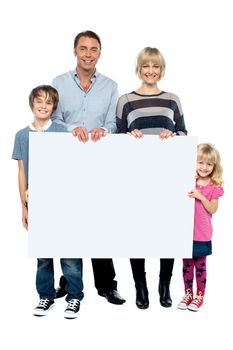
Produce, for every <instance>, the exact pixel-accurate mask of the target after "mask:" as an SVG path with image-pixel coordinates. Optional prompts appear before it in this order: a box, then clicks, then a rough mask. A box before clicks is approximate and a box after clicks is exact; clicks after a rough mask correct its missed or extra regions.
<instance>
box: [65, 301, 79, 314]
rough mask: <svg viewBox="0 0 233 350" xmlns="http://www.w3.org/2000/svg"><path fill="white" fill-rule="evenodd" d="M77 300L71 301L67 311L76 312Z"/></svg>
mask: <svg viewBox="0 0 233 350" xmlns="http://www.w3.org/2000/svg"><path fill="white" fill-rule="evenodd" d="M79 304H80V303H79V300H77V299H71V300H70V301H69V303H68V306H67V309H69V310H72V311H76V310H77V309H78V307H79Z"/></svg>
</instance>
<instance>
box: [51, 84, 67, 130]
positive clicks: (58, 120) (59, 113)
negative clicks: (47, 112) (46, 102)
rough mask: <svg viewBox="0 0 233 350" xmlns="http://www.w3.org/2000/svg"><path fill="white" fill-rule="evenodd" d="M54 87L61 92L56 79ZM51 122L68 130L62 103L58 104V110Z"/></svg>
mask: <svg viewBox="0 0 233 350" xmlns="http://www.w3.org/2000/svg"><path fill="white" fill-rule="evenodd" d="M52 86H53V87H54V88H55V89H56V90H57V91H58V92H59V84H58V82H57V79H56V78H55V79H53V80H52ZM51 120H52V121H54V122H56V123H57V124H60V125H63V126H64V127H65V128H66V123H65V121H64V118H63V113H62V108H61V102H60V101H59V102H58V105H57V109H56V110H55V111H54V112H53V114H52V117H51Z"/></svg>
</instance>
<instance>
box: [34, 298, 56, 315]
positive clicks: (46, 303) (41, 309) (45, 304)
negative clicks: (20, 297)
mask: <svg viewBox="0 0 233 350" xmlns="http://www.w3.org/2000/svg"><path fill="white" fill-rule="evenodd" d="M53 306H54V300H50V299H47V298H45V299H40V302H39V304H38V305H37V307H36V308H35V309H34V311H33V315H34V316H45V315H47V313H48V312H49V310H51V309H52V307H53Z"/></svg>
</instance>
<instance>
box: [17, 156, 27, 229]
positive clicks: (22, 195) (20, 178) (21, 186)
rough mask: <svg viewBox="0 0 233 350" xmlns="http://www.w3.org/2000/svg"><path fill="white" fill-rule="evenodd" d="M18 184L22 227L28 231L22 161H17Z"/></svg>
mask: <svg viewBox="0 0 233 350" xmlns="http://www.w3.org/2000/svg"><path fill="white" fill-rule="evenodd" d="M18 169H19V173H18V184H19V194H20V199H21V204H22V222H23V226H24V227H25V228H26V230H27V229H28V208H27V182H26V177H25V174H24V167H23V161H22V160H18Z"/></svg>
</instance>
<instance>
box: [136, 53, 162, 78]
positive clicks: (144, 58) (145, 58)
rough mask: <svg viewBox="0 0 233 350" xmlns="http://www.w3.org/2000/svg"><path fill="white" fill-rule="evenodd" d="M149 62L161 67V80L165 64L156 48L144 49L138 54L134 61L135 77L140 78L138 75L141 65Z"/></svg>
mask: <svg viewBox="0 0 233 350" xmlns="http://www.w3.org/2000/svg"><path fill="white" fill-rule="evenodd" d="M149 61H152V62H154V63H155V64H157V65H158V66H160V67H161V74H160V79H161V78H162V77H163V76H164V74H165V68H166V63H165V59H164V57H163V55H162V54H161V52H160V51H159V50H158V49H156V47H145V48H144V49H143V50H142V51H140V52H139V54H138V56H137V59H136V67H135V73H136V75H137V76H138V77H139V78H141V75H140V71H141V67H142V66H143V64H145V63H147V62H149Z"/></svg>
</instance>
